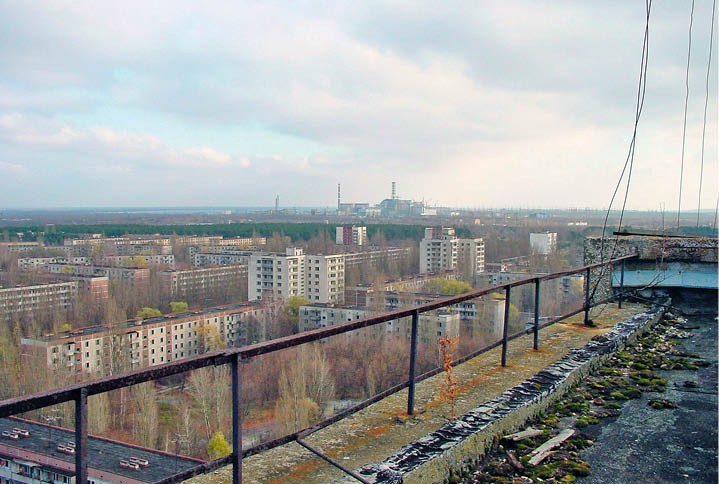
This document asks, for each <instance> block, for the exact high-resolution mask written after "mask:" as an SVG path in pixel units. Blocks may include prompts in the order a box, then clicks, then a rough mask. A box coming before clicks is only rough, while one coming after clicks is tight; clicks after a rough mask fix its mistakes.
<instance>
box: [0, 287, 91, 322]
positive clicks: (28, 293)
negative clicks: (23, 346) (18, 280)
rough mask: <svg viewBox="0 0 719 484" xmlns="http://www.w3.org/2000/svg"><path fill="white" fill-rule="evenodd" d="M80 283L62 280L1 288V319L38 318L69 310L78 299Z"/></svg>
mask: <svg viewBox="0 0 719 484" xmlns="http://www.w3.org/2000/svg"><path fill="white" fill-rule="evenodd" d="M77 294H78V283H77V282H61V283H56V284H37V285H32V286H22V287H11V288H7V289H0V321H12V320H14V319H20V318H24V317H28V318H37V317H41V316H43V315H46V314H47V313H49V312H51V311H56V310H59V311H67V310H69V309H70V308H72V306H73V305H74V304H75V302H76V301H77Z"/></svg>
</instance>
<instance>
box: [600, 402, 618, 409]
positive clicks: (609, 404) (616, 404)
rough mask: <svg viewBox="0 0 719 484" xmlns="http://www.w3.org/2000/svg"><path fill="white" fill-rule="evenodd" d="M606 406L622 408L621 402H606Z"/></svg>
mask: <svg viewBox="0 0 719 484" xmlns="http://www.w3.org/2000/svg"><path fill="white" fill-rule="evenodd" d="M602 406H603V407H604V408H612V409H618V408H622V406H621V405H620V404H618V403H617V402H606V403H605V404H604V405H602Z"/></svg>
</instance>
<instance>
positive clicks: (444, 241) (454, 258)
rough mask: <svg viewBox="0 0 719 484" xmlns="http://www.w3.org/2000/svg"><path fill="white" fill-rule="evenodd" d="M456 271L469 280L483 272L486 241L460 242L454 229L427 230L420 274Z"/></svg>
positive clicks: (433, 228) (420, 258)
mask: <svg viewBox="0 0 719 484" xmlns="http://www.w3.org/2000/svg"><path fill="white" fill-rule="evenodd" d="M453 270H457V271H459V272H460V273H462V274H465V275H467V276H470V277H474V275H475V274H476V273H478V272H482V271H483V270H484V241H483V240H482V239H460V238H458V237H457V236H456V235H455V231H454V229H453V228H451V227H427V228H426V229H425V230H424V238H423V239H422V240H421V241H420V243H419V272H420V273H423V274H424V273H427V272H440V271H453Z"/></svg>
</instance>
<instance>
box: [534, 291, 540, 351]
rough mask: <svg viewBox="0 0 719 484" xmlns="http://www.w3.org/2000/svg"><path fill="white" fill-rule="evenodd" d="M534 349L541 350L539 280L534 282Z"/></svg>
mask: <svg viewBox="0 0 719 484" xmlns="http://www.w3.org/2000/svg"><path fill="white" fill-rule="evenodd" d="M534 349H535V350H538V349H539V278H537V279H535V280H534Z"/></svg>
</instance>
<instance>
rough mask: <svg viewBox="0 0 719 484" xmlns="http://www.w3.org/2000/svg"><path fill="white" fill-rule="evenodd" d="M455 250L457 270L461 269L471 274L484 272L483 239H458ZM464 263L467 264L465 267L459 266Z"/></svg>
mask: <svg viewBox="0 0 719 484" xmlns="http://www.w3.org/2000/svg"><path fill="white" fill-rule="evenodd" d="M457 251H458V252H457V264H458V265H459V267H457V269H458V270H463V271H464V272H467V273H470V274H472V275H474V274H476V273H478V272H484V240H482V239H458V240H457ZM465 264H467V266H466V267H461V266H464V265H465Z"/></svg>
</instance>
